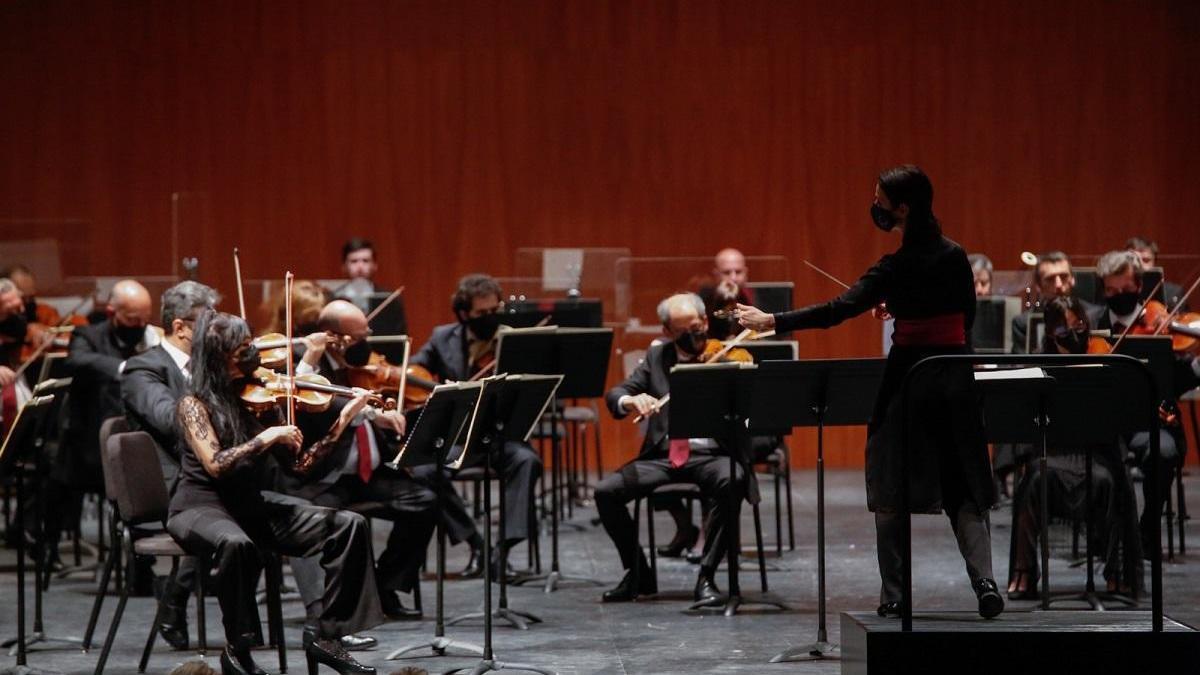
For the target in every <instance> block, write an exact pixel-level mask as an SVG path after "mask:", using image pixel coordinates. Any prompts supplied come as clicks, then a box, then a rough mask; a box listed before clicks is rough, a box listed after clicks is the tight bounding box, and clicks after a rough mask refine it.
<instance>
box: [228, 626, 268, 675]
mask: <svg viewBox="0 0 1200 675" xmlns="http://www.w3.org/2000/svg"><path fill="white" fill-rule="evenodd" d="M253 638H254V636H253V635H243V636H242V638H241V639H240V640H235V641H234V643H233V644H230V645H227V646H226V647H225V649H223V650H221V675H267V671H265V670H263V669H262V668H259V667H258V664H257V663H255V662H254V659H253V658H252V657H251V656H250V644H251V640H252V639H253Z"/></svg>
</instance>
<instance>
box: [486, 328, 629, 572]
mask: <svg viewBox="0 0 1200 675" xmlns="http://www.w3.org/2000/svg"><path fill="white" fill-rule="evenodd" d="M612 340H613V331H612V329H611V328H559V327H556V326H547V327H544V328H530V329H527V330H511V331H505V332H503V333H500V338H499V342H498V344H497V346H496V372H499V373H527V374H530V375H561V376H562V378H563V381H562V384H561V385H560V386H559V388H558V392H557V394H556V395H555V397H554V399H553V400H552V401H551V403H550V406H551V407H550V416H549V421H550V454H551V459H550V462H551V474H550V571H549V572H547V573H545V574H526V575H521V576H519V577H518V578H517V579H516V580H514V581H513V584H515V585H521V584H526V583H531V582H534V581H542V580H545V592H546V593H552V592H553V591H554V590H555V589H556V588H557V587H558V585H559V584H564V583H577V584H584V585H589V586H601V585H603V584H602V582H601V581H600V580H598V579H592V578H589V577H573V576H566V575H564V574H563V573H562V572H561V570H560V568H559V554H558V524H559V522H558V513H559V499H561V495H560V494H559V493H560V485H559V471H560V470H561V469H562V465H563V462H562V461H561V458H562V444H561V439H560V438H559V434H558V430H557V428H556V427H557V425H558V423H559V421H560V420H561V415H560V413H559V407H558V399H559V398H596V397H599V396H603V395H604V381H605V378H606V377H607V375H608V359H609V355H610V354H611V353H612Z"/></svg>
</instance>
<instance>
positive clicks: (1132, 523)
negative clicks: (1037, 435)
mask: <svg viewBox="0 0 1200 675" xmlns="http://www.w3.org/2000/svg"><path fill="white" fill-rule="evenodd" d="M1043 311H1044V312H1045V317H1046V335H1045V338H1044V339H1043V340H1042V344H1041V349H1040V352H1041V353H1043V354H1084V353H1086V352H1087V344H1088V334H1089V331H1090V326H1089V324H1088V318H1087V313H1086V312H1085V311H1084V310H1083V306H1082V305H1081V304H1080V302H1079V300H1078V299H1076V298H1073V297H1071V296H1062V297H1057V298H1054V299H1053V300H1051V301H1050V302H1049V304H1047V305H1046V306H1045V307H1044V308H1043ZM1090 451H1091V456H1092V472H1091V473H1092V476H1091V488H1090V492H1091V502H1090V503H1088V501H1087V495H1088V491H1089V489H1088V485H1087V483H1086V480H1087V469H1086V466H1085V462H1086V453H1085V452H1084V450H1083V449H1082V448H1061V447H1050V448H1047V465H1046V469H1047V470H1046V475H1045V476H1043V475H1042V472H1041V467H1040V463H1039V462H1038V461H1037V459H1035V458H1033V457H1030V458H1029V461H1028V462H1027V463H1026V466H1025V472H1024V474H1023V476H1022V478H1021V480H1020V481H1019V482H1018V484H1017V487H1016V490H1015V491H1014V497H1013V531H1012V548H1011V550H1010V554H1009V555H1010V560H1009V573H1008V597H1009V598H1010V599H1013V600H1030V599H1034V598H1037V597H1038V578H1039V570H1038V560H1039V558H1038V538H1039V532H1040V527H1039V525H1040V523H1041V513H1042V511H1041V495H1042V492H1041V490H1042V485H1041V483H1042V481H1043V480H1045V481H1046V498H1047V504H1046V507H1047V512H1048V513H1049V515H1050V517H1051V518H1065V519H1071V520H1075V521H1080V520H1084V519H1087V520H1088V522H1089V523H1090V531H1091V537H1092V550H1093V551H1098V552H1100V554H1101V558H1102V559H1103V560H1104V578H1105V579H1106V580H1107V582H1108V590H1109V591H1110V592H1112V591H1121V592H1126V593H1127V592H1131V591H1136V590H1140V589H1141V583H1142V562H1141V545H1140V541H1139V537H1138V530H1137V502H1136V500H1135V497H1134V494H1133V484H1132V482H1131V481H1130V479H1129V475H1128V473H1127V472H1126V471H1125V466H1124V463H1123V462H1122V461H1121V458H1120V454H1119V452H1118V447H1117V443H1116V442H1115V439H1114V442H1113V443H1110V444H1106V445H1104V444H1102V445H1099V446H1094V447H1092V448H1090Z"/></svg>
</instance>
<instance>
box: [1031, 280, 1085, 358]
mask: <svg viewBox="0 0 1200 675" xmlns="http://www.w3.org/2000/svg"><path fill="white" fill-rule="evenodd" d="M1068 312H1070V313H1072V314H1074V315H1075V316H1076V317H1077V318H1078V319H1079V320H1080V321H1082V322H1083V324H1084V325H1085V326H1087V329H1088V330H1089V331H1090V330H1091V322H1090V321H1089V320H1088V316H1087V312H1085V311H1084V309H1083V303H1081V302H1079V300H1078V299H1077V298H1076V297H1075V296H1073V295H1060V296H1057V297H1055V298H1054V299H1053V300H1051V301H1050V302H1048V303H1046V306H1045V307H1044V308H1043V309H1042V318H1043V320H1044V321H1045V327H1044V330H1045V333H1044V334H1043V335H1042V353H1043V354H1057V353H1058V349H1057V347H1056V345H1055V343H1054V331H1055V330H1057V329H1059V328H1063V327H1066V328H1067V330H1074V328H1075V327H1074V326H1069V325H1067V313H1068ZM1085 348H1086V347H1085Z"/></svg>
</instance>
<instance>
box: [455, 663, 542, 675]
mask: <svg viewBox="0 0 1200 675" xmlns="http://www.w3.org/2000/svg"><path fill="white" fill-rule="evenodd" d="M494 670H523V671H525V672H529V673H541V674H542V675H558V673H556V672H555V671H553V670H546V669H545V668H538V667H537V666H531V665H528V664H525V663H505V662H503V661H496V660H495V659H484V660H482V661H480V662H479V663H477V664H476V665H475V667H474V668H455V669H454V670H447V671H445V673H443V675H454V674H455V673H470V675H483V673H489V672H492V671H494Z"/></svg>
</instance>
